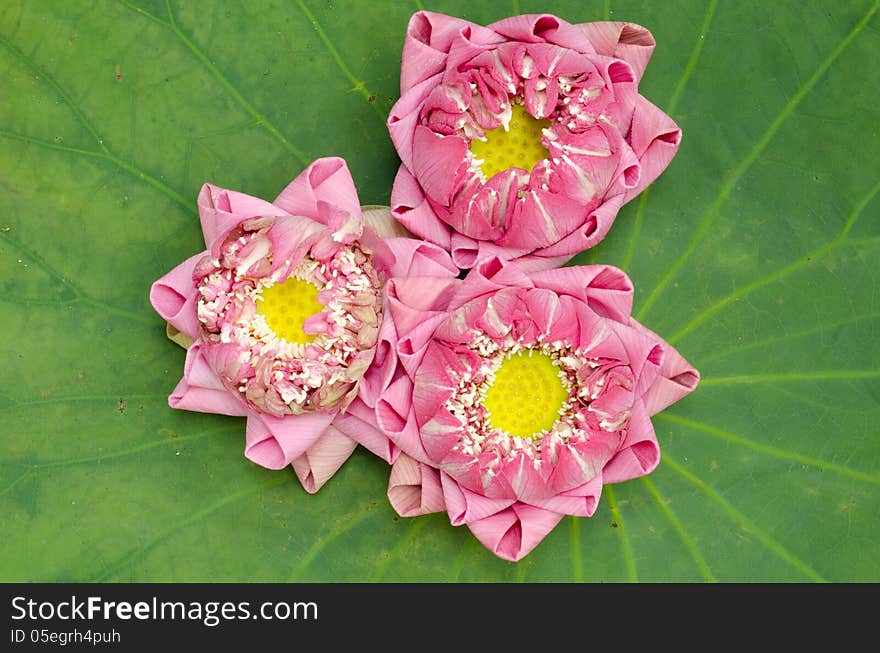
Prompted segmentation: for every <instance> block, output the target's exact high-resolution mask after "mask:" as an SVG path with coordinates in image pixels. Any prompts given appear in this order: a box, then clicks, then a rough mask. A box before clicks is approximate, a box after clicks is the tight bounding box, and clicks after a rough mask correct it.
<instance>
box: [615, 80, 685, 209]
mask: <svg viewBox="0 0 880 653" xmlns="http://www.w3.org/2000/svg"><path fill="white" fill-rule="evenodd" d="M630 139H631V142H632V148H633V151H634V152H635V153H636V156H638V157H639V162H640V164H641V177H640V178H639V183H638V184H637V185H636V186H635V187H633V188H631V189H630V190H628V191H627V193H626V199H627V201H628V200H630V199H632V198H633V197H635V196H636V195H638V194H639V193H641V192H642V191H643V190H644V189H645V188H647V187H648V186H649V185H650V184H651V183H652V182H653V181H654V180H655V179H657V177H659V176H660V173H661V172H663V171H664V170H666V167H667V166H668V165H669V162H670V161H672V158H673V157H674V156H675V153H676V152H677V151H678V146H679V145H680V144H681V128H680V127H679V126H678V125H677V124H675V121H674V120H672V118H670V117H669V116H668V115H666V114H665V113H663V111H661V110H660V109H658V108H657V107H656V106H654V105H653V104H651V103H650V102H649V101H648V100H646V99H645V98H643V97H642V96H639V97H638V99H637V101H636V107H635V111H634V112H633V118H632V128H631V129H630Z"/></svg>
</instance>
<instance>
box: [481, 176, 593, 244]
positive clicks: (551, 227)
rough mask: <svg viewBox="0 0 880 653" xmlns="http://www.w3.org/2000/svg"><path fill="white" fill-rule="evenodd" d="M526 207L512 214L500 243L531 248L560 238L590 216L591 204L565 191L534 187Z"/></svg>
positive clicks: (526, 198)
mask: <svg viewBox="0 0 880 653" xmlns="http://www.w3.org/2000/svg"><path fill="white" fill-rule="evenodd" d="M521 206H522V208H521V210H519V211H514V212H513V213H512V215H511V216H510V218H511V219H510V222H509V226H508V228H507V231H506V233H505V235H504V236H503V237H501V238H499V239H498V244H499V245H502V246H504V247H512V248H514V249H525V248H528V249H529V250H530V251H531V250H535V249H539V248H541V247H548V246H550V245H553V244H555V243H557V242H559V240H560V239H562V238H564V237H565V236H566V235H568V234H570V233H571V232H572V231H574V230H575V229H577V228H578V227H579V226H580V225H582V224H584V222H585V221H586V220H587V215H588V212H587V207H586V206H584V205H582V204H579V203H577V202H574V201H572V199H571V198H570V197H567V196H565V195H563V194H558V193H551V192H548V191H544V190H541V189H537V190H531V191H529V193H528V194H527V195H526V196H525V198H524V199H523V202H522V205H521Z"/></svg>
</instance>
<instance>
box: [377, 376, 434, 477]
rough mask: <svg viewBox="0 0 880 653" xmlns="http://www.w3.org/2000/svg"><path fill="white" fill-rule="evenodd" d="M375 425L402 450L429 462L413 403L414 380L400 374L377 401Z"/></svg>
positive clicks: (419, 459) (417, 458)
mask: <svg viewBox="0 0 880 653" xmlns="http://www.w3.org/2000/svg"><path fill="white" fill-rule="evenodd" d="M375 410H376V424H377V425H378V427H379V429H380V430H381V431H382V433H384V434H385V435H387V436H388V437H389V438H390V439H391V441H392V442H393V443H394V444H396V445H397V446H398V447H399V448H400V450H401V451H403V452H404V453H405V454H407V455H408V456H410V457H412V458H415V459H416V460H418V461H421V462H429V461H430V458H429V457H428V454H427V452H426V451H425V447H424V445H423V444H422V439H421V437H420V432H419V425H418V423H417V422H416V413H415V410H414V409H413V405H412V381H411V380H410V379H409V378H407V377H406V376H399V377H398V378H397V379H396V380H395V381H394V382H393V383H391V384H390V385H389V386H388V388H387V390H386V391H385V392H384V393H383V395H382V398H381V399H379V401H378V402H377V403H376V409H375Z"/></svg>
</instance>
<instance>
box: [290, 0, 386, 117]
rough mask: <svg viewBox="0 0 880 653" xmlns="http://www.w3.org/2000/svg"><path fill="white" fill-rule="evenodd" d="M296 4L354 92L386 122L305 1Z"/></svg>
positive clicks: (374, 97) (369, 94)
mask: <svg viewBox="0 0 880 653" xmlns="http://www.w3.org/2000/svg"><path fill="white" fill-rule="evenodd" d="M296 4H298V5H299V8H300V9H301V10H302V12H303V14H305V16H306V18H307V19H308V21H309V22H310V23H311V24H312V27H313V28H314V30H315V32H316V33H317V34H318V38H320V39H321V42H322V43H323V44H324V46H325V47H326V48H327V52H329V53H330V56H331V57H332V59H333V61H335V62H336V65H337V66H338V67H339V70H340V71H342V74H343V75H345V77H346V78H347V79H348V81H350V82H351V83H352V84H353V85H354V86H353V88H352V90H353V91H357V92H358V93H360V94H361V95H362V96H363V98H364V99H365V100H366V101H367V103H368V104H369V105H370V106H371V107H373V110H374V111H375V112H376V113H377V114H378V116H379V118H381V120H382V122H383V123H384V122H385V114H384V113H383V112H382V109H380V108H379V106H378V105H377V104H376V96H375V95H374V94H373V93H371V92H370V90H369V89H368V88H367V86H366V83H365V82H363V81H361V80H360V79H358V78H357V77H355V76H354V74H353V73H352V72H351V70H350V69H349V67H348V65H347V64H346V63H345V61H344V60H343V59H342V55H340V54H339V50H337V49H336V46H335V45H333V41H331V40H330V37H329V36H327V33H326V32H325V31H324V28H323V27H321V24H320V23H319V22H318V19H317V18H315V15H314V14H313V13H312V12H311V10H310V9H309V8H308V7H307V6H306V4H305V2H303V0H296Z"/></svg>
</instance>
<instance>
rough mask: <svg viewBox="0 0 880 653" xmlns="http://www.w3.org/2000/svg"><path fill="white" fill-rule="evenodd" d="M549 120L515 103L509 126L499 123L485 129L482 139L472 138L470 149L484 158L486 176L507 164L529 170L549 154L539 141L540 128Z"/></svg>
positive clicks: (550, 123) (500, 170)
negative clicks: (534, 115) (488, 129)
mask: <svg viewBox="0 0 880 653" xmlns="http://www.w3.org/2000/svg"><path fill="white" fill-rule="evenodd" d="M552 124H553V121H552V120H538V119H537V118H535V117H533V116H532V115H531V114H530V113H529V112H528V111H526V109H525V107H524V106H522V105H521V104H514V105H513V113H512V115H511V117H510V124H509V125H508V129H507V130H505V129H504V127H498V128H497V129H492V130H491V131H488V132H486V140H485V141H479V140H473V141H471V152H473V153H474V156H475V157H477V158H478V159H481V160H482V161H483V163H482V166H481V167H482V169H483V174H484V175H486V177H487V178H489V177H492V176H493V175H495V174H497V173H499V172H502V171H504V170H507V169H508V168H523V169H524V170H527V171H529V172H531V171H532V168H534V167H535V164H536V163H538V161H540V160H541V159H544V158H546V157H547V155H548V152H547V148H545V147H544V146H543V145H542V144H541V130H542V129H544V128H545V127H549V126H550V125H552Z"/></svg>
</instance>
